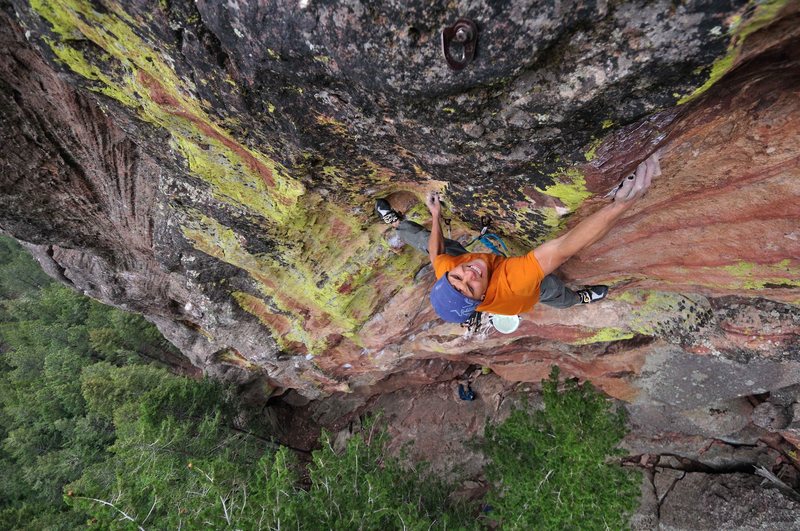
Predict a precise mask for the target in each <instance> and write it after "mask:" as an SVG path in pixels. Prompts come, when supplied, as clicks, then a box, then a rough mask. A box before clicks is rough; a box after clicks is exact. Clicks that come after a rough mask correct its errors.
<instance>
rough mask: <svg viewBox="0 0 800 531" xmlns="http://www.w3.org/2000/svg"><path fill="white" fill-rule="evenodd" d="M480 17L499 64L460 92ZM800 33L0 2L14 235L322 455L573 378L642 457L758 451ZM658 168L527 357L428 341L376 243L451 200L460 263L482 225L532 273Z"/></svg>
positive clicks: (725, 9)
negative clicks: (366, 410)
mask: <svg viewBox="0 0 800 531" xmlns="http://www.w3.org/2000/svg"><path fill="white" fill-rule="evenodd" d="M459 17H470V18H471V19H473V20H474V21H475V22H476V23H477V25H478V28H479V35H478V51H477V55H476V58H475V60H474V61H473V62H472V63H470V64H469V65H468V66H467V67H466V68H465V69H464V70H462V71H460V72H457V73H456V72H454V71H453V70H451V69H449V67H448V66H447V65H446V63H445V61H444V58H443V56H442V52H441V50H440V47H439V34H440V30H441V28H442V27H444V26H446V25H449V24H452V23H453V22H454V21H455V20H456V19H457V18H459ZM799 22H800V15H798V5H797V3H796V2H792V1H769V2H759V3H748V2H745V1H743V0H728V1H721V0H706V1H701V0H698V1H691V2H683V3H679V4H676V3H674V2H669V1H666V0H665V1H655V2H648V3H643V2H626V1H623V2H604V1H601V2H584V1H580V0H576V1H570V2H539V1H533V0H531V1H513V2H477V1H475V2H473V1H463V2H457V3H449V4H446V3H432V2H424V1H417V0H411V1H406V2H398V1H394V0H387V1H385V2H359V1H353V2H344V3H328V2H316V1H314V0H309V1H304V0H303V1H300V2H291V3H290V2H247V1H232V2H226V3H220V2H210V1H196V2H190V1H184V0H177V1H169V2H155V1H144V0H136V1H130V2H114V1H112V0H102V1H94V2H88V1H82V0H63V1H59V0H35V1H31V2H29V3H28V2H24V1H21V0H12V1H10V2H9V1H6V2H2V3H0V47H2V54H0V117H2V128H1V129H0V140H1V141H2V145H3V146H4V149H3V150H2V154H0V192H1V193H0V229H2V230H3V231H4V232H6V233H8V234H10V235H12V236H14V237H16V238H17V239H19V240H21V241H23V242H27V244H28V245H29V248H31V249H33V250H34V252H35V254H36V255H37V257H38V259H39V260H40V262H42V264H43V265H44V266H45V268H46V269H47V270H48V271H49V272H50V274H52V275H53V276H56V277H57V278H60V279H61V280H62V281H64V282H66V283H69V284H71V285H72V286H73V287H74V288H75V289H78V290H80V291H83V292H84V293H86V294H88V295H90V296H92V297H95V298H97V299H100V300H102V301H104V302H107V303H110V304H114V305H116V306H119V307H121V308H125V309H129V310H132V311H137V312H141V313H143V314H144V315H146V316H147V317H148V318H149V319H150V320H151V321H153V322H154V323H156V324H157V325H158V326H159V328H160V329H161V330H162V332H164V334H165V335H166V336H167V337H168V338H169V339H170V340H171V341H173V342H174V343H175V344H176V345H177V346H179V347H180V348H181V350H182V351H183V352H184V354H185V355H186V356H187V358H188V359H189V361H191V363H192V364H194V365H195V366H196V367H198V368H201V369H202V370H203V371H204V372H206V373H207V374H210V375H212V376H214V377H217V378H224V379H229V380H231V381H234V382H238V383H241V384H247V385H249V386H250V389H251V390H252V391H253V392H254V393H255V394H256V395H259V394H260V395H262V396H264V397H265V396H269V395H270V394H271V395H272V396H277V395H280V394H281V393H282V392H286V391H287V390H291V392H290V393H288V394H287V399H289V398H288V397H291V400H292V401H294V402H295V403H297V404H305V403H306V402H307V401H308V400H309V399H311V400H315V399H320V398H328V400H327V401H325V402H321V401H317V402H312V405H311V406H309V407H310V408H311V409H312V410H313V411H314V413H313V415H314V417H315V418H316V419H317V420H318V421H320V422H323V423H328V424H329V425H334V424H336V422H338V421H340V420H341V419H342V418H346V417H347V416H348V415H352V414H353V413H354V412H356V411H359V410H360V408H363V407H366V406H368V405H370V404H374V403H375V401H376V400H377V397H378V396H379V395H382V394H386V393H396V392H399V391H401V390H404V389H408V388H414V387H417V386H433V387H425V389H436V388H437V387H436V386H437V385H438V383H437V382H447V381H450V380H452V379H453V378H454V377H456V376H457V375H459V374H461V373H463V372H464V371H466V370H468V369H470V368H474V367H475V366H477V367H481V366H482V367H487V368H489V369H491V371H493V372H494V373H495V374H496V375H497V376H499V377H501V378H502V379H503V380H504V381H506V382H511V383H513V382H538V381H539V380H540V379H542V378H543V377H545V376H546V375H547V373H548V372H549V369H550V366H551V365H552V364H558V365H560V366H561V367H562V370H563V371H564V372H565V373H567V374H571V375H575V376H578V377H580V378H584V379H589V380H591V381H592V382H594V383H595V384H596V385H597V386H599V387H601V388H602V389H604V390H605V391H606V392H607V393H609V394H610V395H611V396H613V397H615V398H617V399H620V400H623V401H625V402H626V403H628V404H629V409H630V411H631V413H632V416H631V420H632V423H633V425H634V426H635V427H636V431H635V432H634V434H633V435H632V436H631V438H630V440H629V441H628V444H629V447H630V448H631V449H632V451H639V452H641V453H647V452H653V451H660V450H666V449H669V450H670V451H674V452H677V453H679V454H680V453H682V454H685V455H697V453H698V452H700V451H701V450H702V449H703V447H704V446H705V445H707V444H708V440H709V438H714V439H717V440H723V441H728V442H731V443H737V444H738V443H739V442H742V441H750V442H749V443H747V444H752V443H753V442H754V441H757V440H759V439H760V438H761V437H762V436H765V434H766V431H765V430H764V429H763V428H760V427H758V426H755V425H753V424H752V423H751V422H750V418H751V415H752V413H753V407H756V406H758V404H759V403H762V402H764V400H765V399H766V398H765V397H767V395H768V393H773V394H775V395H776V396H777V395H780V394H781V392H782V391H781V390H783V389H792V387H791V386H792V385H795V384H797V383H798V382H800V307H799V305H800V224H798V220H800V201H798V200H797V199H798V196H800V179H799V178H798V177H800V152H799V151H798V138H799V137H800V135H799V134H798V131H799V130H800V97H798V91H800V74H798V72H800V70H799V69H798V66H800V23H799ZM656 149H661V150H662V152H663V157H662V167H663V169H664V172H663V175H662V176H661V177H660V178H659V179H658V180H657V181H656V182H655V183H654V185H653V187H652V189H651V191H650V192H649V193H648V195H647V196H646V197H645V198H644V199H643V200H642V201H640V202H639V203H638V204H637V205H636V207H635V208H634V209H633V210H632V211H631V212H630V213H629V214H628V215H627V216H626V217H625V218H624V219H623V220H622V221H621V222H620V223H619V226H618V227H617V228H616V229H615V230H614V231H612V233H610V234H609V235H608V236H607V237H606V238H605V239H603V240H602V241H600V242H598V243H597V244H595V245H593V246H592V247H591V248H589V249H587V250H585V251H584V252H583V253H581V254H580V255H579V256H577V257H575V258H574V259H572V260H570V261H569V262H568V263H567V264H565V265H564V267H563V268H562V269H561V272H560V274H561V275H562V276H563V277H564V278H565V279H566V280H567V281H568V282H569V283H571V284H575V285H580V284H584V283H586V284H589V283H606V284H609V285H611V287H612V292H611V293H612V294H611V296H610V298H609V299H608V300H607V301H604V302H602V303H599V304H594V305H591V306H587V307H580V308H573V309H569V310H561V311H559V310H553V309H550V308H547V307H543V306H537V307H536V308H535V309H534V310H533V311H532V312H531V313H529V314H526V315H523V316H522V324H521V326H520V328H519V329H518V330H517V331H516V332H514V333H513V334H511V335H501V334H498V333H496V332H491V333H487V334H481V335H478V336H475V337H472V338H466V337H464V334H463V331H462V330H461V329H460V328H459V327H458V326H453V325H445V324H443V323H441V322H439V321H437V320H436V319H435V318H434V314H433V312H432V310H431V309H430V307H429V304H428V303H427V299H426V293H427V289H428V287H429V286H430V283H431V281H432V280H433V277H432V275H431V273H430V272H429V271H428V270H425V269H421V268H422V266H423V265H424V264H425V260H426V258H425V257H423V256H421V255H420V254H418V253H415V252H414V251H413V250H411V249H407V248H398V246H397V241H396V237H395V236H394V235H393V231H392V230H391V229H390V228H388V227H387V226H386V225H383V224H382V223H379V222H378V221H377V219H376V217H375V216H374V214H373V212H372V204H373V201H374V199H375V198H377V197H381V196H388V197H389V198H390V200H391V201H392V203H393V204H394V205H395V206H396V207H397V208H400V209H402V210H404V211H405V212H406V214H407V216H408V217H410V218H412V219H418V220H420V221H425V215H424V207H422V206H421V204H420V201H419V200H420V198H421V197H423V196H424V194H425V193H426V192H427V191H429V190H432V189H437V190H438V189H442V188H443V187H445V186H446V187H447V193H446V205H447V212H446V215H447V217H448V218H449V219H451V220H452V224H451V228H452V231H453V233H452V236H453V237H462V238H469V237H470V235H471V234H474V232H475V231H476V230H477V229H478V228H479V225H478V219H479V218H480V216H481V215H484V214H490V215H491V216H492V218H493V221H494V228H495V230H496V231H497V232H499V233H501V234H502V235H503V237H504V238H505V240H506V242H507V243H508V244H509V246H510V247H511V248H512V249H513V250H514V251H516V252H522V251H524V250H527V249H529V248H530V247H532V246H534V245H536V244H537V243H538V242H541V241H543V240H545V239H546V238H548V237H551V236H553V235H556V234H558V233H559V232H560V231H563V230H564V229H565V228H568V227H570V226H572V225H574V224H575V223H576V222H578V221H579V220H580V219H582V218H583V217H585V216H586V215H588V214H589V213H591V212H592V211H593V210H594V209H596V208H597V207H598V206H599V204H600V203H602V202H603V199H602V196H603V195H604V194H605V193H606V192H607V191H608V190H609V189H611V188H612V187H613V186H614V185H615V184H616V183H617V182H618V180H619V179H620V178H621V177H622V176H624V175H625V174H626V173H627V172H629V171H630V170H631V169H632V168H634V167H635V166H636V164H638V162H640V161H641V160H643V159H644V158H645V157H647V156H648V155H649V154H650V153H652V152H653V151H655V150H656ZM420 389H422V387H420ZM437 392H438V391H437ZM784 401H785V400H784ZM797 401H798V399H797V398H793V399H791V400H789V402H787V403H781V404H780V407H781V408H783V410H784V411H787V412H789V413H787V415H789V414H790V413H791V412H792V411H794V410H793V409H792V408H793V405H796V403H797ZM323 403H324V405H322V404H323ZM775 403H776V404H777V403H778V402H775ZM315 408H316V409H315ZM762 409H763V408H762ZM490 410H491V408H489V409H487V411H490ZM409 411H410V409H409ZM396 415H397V416H398V419H400V420H398V422H402V415H403V414H402V413H401V412H399V411H398V412H396ZM487 415H488V413H487ZM489 416H491V415H489ZM479 425H481V424H480V422H477V423H476V424H475V426H476V428H475V431H477V426H479ZM771 429H773V430H777V432H776V433H777V434H778V435H774V434H773V436H780V433H783V434H784V435H783V436H782V437H784V438H783V439H781V441H783V442H781V441H778V442H776V443H775V444H776V445H780V444H784V442H786V441H789V442H791V441H792V440H793V439H792V438H793V437H794V440H795V442H794V444H798V442H797V441H798V440H800V438H798V437H797V436H796V433H797V430H796V419H795V424H789V426H788V427H785V428H771Z"/></svg>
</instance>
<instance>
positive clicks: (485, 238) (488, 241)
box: [464, 216, 508, 257]
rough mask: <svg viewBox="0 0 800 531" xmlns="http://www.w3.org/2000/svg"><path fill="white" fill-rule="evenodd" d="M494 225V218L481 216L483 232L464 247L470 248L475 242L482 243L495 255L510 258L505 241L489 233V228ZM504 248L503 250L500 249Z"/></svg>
mask: <svg viewBox="0 0 800 531" xmlns="http://www.w3.org/2000/svg"><path fill="white" fill-rule="evenodd" d="M491 224H492V218H490V217H489V216H481V232H480V234H479V235H478V236H476V237H474V238H473V239H472V240H471V241H470V242H469V243H467V244H466V245H465V246H464V247H469V246H470V245H472V244H473V243H475V242H481V243H482V244H483V245H485V246H486V248H487V249H489V250H490V251H491V252H492V253H493V254H497V255H500V256H504V257H508V247H507V246H506V243H505V242H504V241H503V239H502V238H501V237H500V236H498V235H497V234H495V233H493V232H489V227H490V226H491ZM500 247H502V250H501V249H500Z"/></svg>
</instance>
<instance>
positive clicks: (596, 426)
mask: <svg viewBox="0 0 800 531" xmlns="http://www.w3.org/2000/svg"><path fill="white" fill-rule="evenodd" d="M542 383H543V395H544V406H545V407H544V410H542V411H536V412H534V413H533V414H531V413H529V412H527V411H522V410H517V411H514V412H513V413H512V414H511V416H510V417H509V419H508V420H506V421H505V422H503V423H502V424H500V425H499V426H489V427H487V429H486V441H485V443H484V444H485V447H484V449H485V453H486V456H487V457H488V458H490V459H491V463H490V464H489V465H488V467H487V469H486V474H487V477H488V478H489V479H490V480H491V481H492V482H493V483H494V486H495V489H493V490H492V491H490V492H489V494H488V496H487V499H486V502H487V504H488V505H490V506H491V508H492V510H491V512H490V513H489V516H490V518H492V519H494V520H496V521H498V522H500V523H501V524H502V527H503V529H537V530H543V529H554V530H555V529H558V530H563V529H580V530H589V529H621V528H624V527H626V524H627V521H628V516H629V514H630V513H631V512H632V511H633V510H634V509H635V508H636V507H637V498H638V494H639V484H640V482H641V477H640V475H639V474H638V473H634V472H631V471H628V470H626V469H623V468H621V467H620V466H619V465H618V464H613V463H609V462H607V457H608V456H619V455H622V454H623V453H624V452H622V451H620V450H618V449H617V448H616V446H617V445H618V444H619V442H620V441H621V440H622V437H623V436H624V435H625V417H624V411H623V410H622V409H619V410H617V411H613V410H612V407H611V404H610V403H609V401H608V400H606V399H605V398H604V397H603V396H602V395H601V394H600V393H598V392H597V391H595V390H594V388H593V387H592V386H591V384H589V383H586V384H584V385H582V386H579V385H578V384H577V383H576V382H575V381H573V380H567V381H566V382H564V390H563V391H562V392H558V369H557V368H556V367H553V371H552V373H551V375H550V379H549V380H545V381H543V382H542Z"/></svg>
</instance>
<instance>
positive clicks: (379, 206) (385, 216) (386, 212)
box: [375, 199, 402, 225]
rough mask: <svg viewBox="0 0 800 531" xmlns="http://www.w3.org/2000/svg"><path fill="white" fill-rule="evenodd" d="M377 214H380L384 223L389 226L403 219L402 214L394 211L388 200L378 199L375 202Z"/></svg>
mask: <svg viewBox="0 0 800 531" xmlns="http://www.w3.org/2000/svg"><path fill="white" fill-rule="evenodd" d="M375 212H377V213H378V215H379V216H380V217H381V219H382V220H383V222H384V223H387V224H389V225H391V224H392V223H394V222H395V221H400V220H401V219H402V216H401V215H400V212H397V211H396V210H392V205H390V204H389V201H387V200H386V199H378V200H377V201H375Z"/></svg>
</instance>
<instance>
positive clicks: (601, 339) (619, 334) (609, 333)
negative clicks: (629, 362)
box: [573, 327, 633, 345]
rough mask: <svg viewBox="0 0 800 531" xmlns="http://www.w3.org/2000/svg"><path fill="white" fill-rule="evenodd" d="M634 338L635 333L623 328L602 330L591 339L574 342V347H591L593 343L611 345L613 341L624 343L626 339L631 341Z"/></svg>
mask: <svg viewBox="0 0 800 531" xmlns="http://www.w3.org/2000/svg"><path fill="white" fill-rule="evenodd" d="M632 337H633V333H632V332H631V331H629V330H623V329H622V328H614V327H609V328H601V329H599V330H598V331H597V332H595V334H594V335H593V336H591V337H587V338H584V339H580V340H578V341H575V342H573V345H589V344H591V343H610V342H612V341H623V340H625V339H631V338H632Z"/></svg>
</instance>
